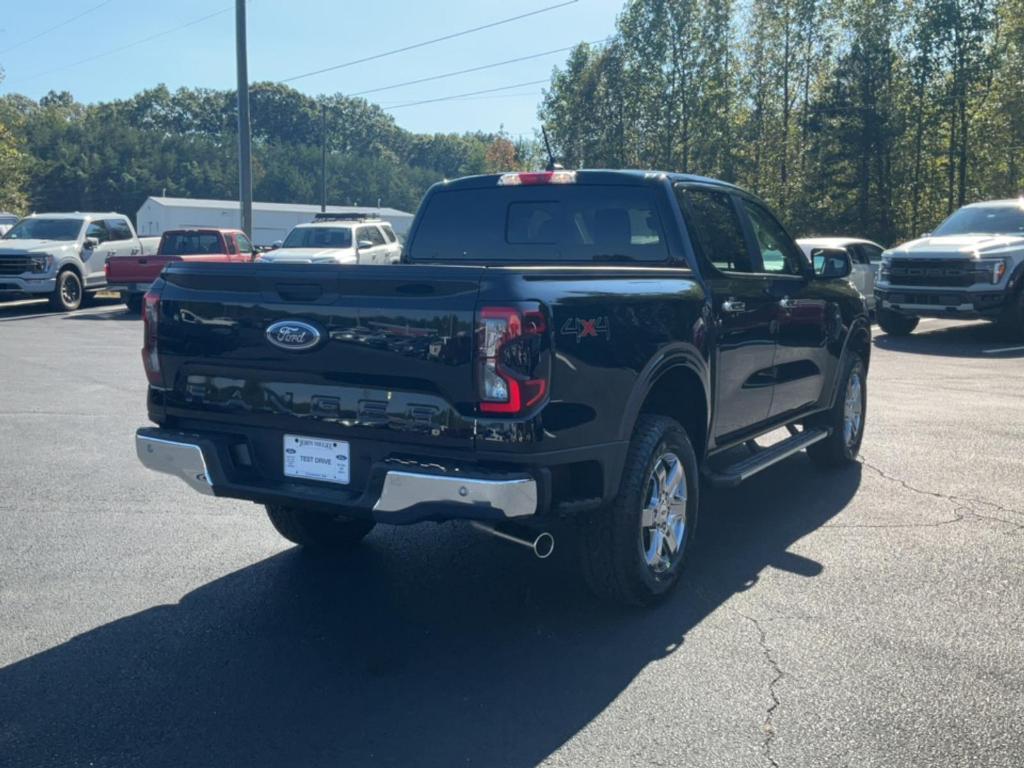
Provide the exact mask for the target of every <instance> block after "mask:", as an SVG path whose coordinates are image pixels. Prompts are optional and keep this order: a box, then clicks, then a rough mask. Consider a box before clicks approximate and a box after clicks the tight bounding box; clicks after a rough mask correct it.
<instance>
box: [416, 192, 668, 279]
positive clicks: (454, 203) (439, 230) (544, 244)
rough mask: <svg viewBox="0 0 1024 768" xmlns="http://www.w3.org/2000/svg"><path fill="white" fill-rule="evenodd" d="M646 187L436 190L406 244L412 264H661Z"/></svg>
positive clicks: (656, 222) (660, 242) (663, 253)
mask: <svg viewBox="0 0 1024 768" xmlns="http://www.w3.org/2000/svg"><path fill="white" fill-rule="evenodd" d="M655 200H656V199H655V196H654V192H653V190H651V189H649V188H647V187H628V186H612V185H603V186H591V185H580V186H576V185H564V186H563V185H549V186H536V187H529V186H526V187H495V188H493V189H486V188H485V189H460V190H442V191H440V192H435V193H434V194H433V195H431V196H430V198H429V199H428V201H427V204H426V207H425V209H424V211H423V213H422V214H421V219H420V222H419V224H418V226H417V230H416V234H415V238H414V239H413V241H412V242H411V243H410V246H409V258H410V259H411V260H413V261H416V260H420V261H429V260H442V261H508V262H544V261H551V262H557V261H664V260H665V259H666V258H668V249H667V247H666V245H665V237H664V230H663V228H662V223H661V220H660V217H659V216H658V211H657V207H656V203H655Z"/></svg>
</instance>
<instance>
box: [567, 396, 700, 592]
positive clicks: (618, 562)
mask: <svg viewBox="0 0 1024 768" xmlns="http://www.w3.org/2000/svg"><path fill="white" fill-rule="evenodd" d="M698 492H699V476H698V474H697V457H696V454H695V453H694V450H693V446H692V445H691V443H690V438H689V437H688V436H687V434H686V430H685V429H683V427H682V426H681V425H680V424H679V423H678V422H676V421H675V420H673V419H670V418H668V417H666V416H655V415H649V414H644V415H642V416H641V417H640V418H639V419H638V420H637V425H636V428H635V430H634V431H633V439H632V441H631V442H630V446H629V453H628V454H627V457H626V465H625V467H624V468H623V473H622V481H621V484H620V486H619V492H618V494H617V495H616V497H615V500H614V501H612V503H611V504H609V505H608V506H607V507H606V508H604V509H602V510H599V511H598V512H597V513H596V514H595V515H594V516H593V517H588V518H585V519H584V520H582V521H581V523H580V524H581V531H580V534H581V535H580V547H581V551H580V555H581V560H582V566H583V574H584V577H585V578H586V580H587V583H588V584H589V585H590V588H591V590H593V591H594V593H595V594H597V595H598V596H599V597H602V598H606V599H609V600H611V601H614V602H617V603H624V604H627V605H650V604H652V603H654V602H656V601H658V600H659V599H661V598H663V597H664V596H665V595H667V594H668V592H669V591H670V590H671V589H672V587H673V586H675V584H676V582H677V581H678V580H679V575H680V573H681V572H682V570H683V567H684V566H685V564H686V559H687V555H688V554H689V551H690V549H691V547H692V543H693V537H694V533H695V531H696V527H697V508H698Z"/></svg>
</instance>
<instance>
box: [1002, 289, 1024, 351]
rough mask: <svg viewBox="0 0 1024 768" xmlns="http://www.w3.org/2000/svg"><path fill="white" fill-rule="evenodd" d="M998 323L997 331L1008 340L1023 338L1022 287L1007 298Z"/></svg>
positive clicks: (1023, 293) (1023, 292)
mask: <svg viewBox="0 0 1024 768" xmlns="http://www.w3.org/2000/svg"><path fill="white" fill-rule="evenodd" d="M998 325H999V331H1000V332H1001V333H1002V334H1003V336H1004V337H1005V338H1006V339H1007V340H1008V341H1021V340H1024V288H1021V289H1019V290H1018V291H1017V295H1016V296H1012V297H1010V298H1009V299H1008V300H1007V304H1006V309H1005V310H1003V314H1002V316H1000V318H999V323H998Z"/></svg>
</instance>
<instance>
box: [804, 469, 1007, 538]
mask: <svg viewBox="0 0 1024 768" xmlns="http://www.w3.org/2000/svg"><path fill="white" fill-rule="evenodd" d="M861 464H863V465H864V466H865V467H867V468H868V469H870V470H871V471H873V472H874V473H875V474H877V475H878V476H879V477H881V478H882V479H883V480H888V481H889V482H891V483H896V484H897V485H899V486H901V487H902V488H904V489H905V490H907V491H910V492H911V493H916V494H918V495H920V496H928V497H930V498H933V499H939V500H941V501H945V502H948V503H949V504H952V505H953V517H952V518H950V519H948V520H937V521H934V522H930V523H828V524H826V525H823V526H821V527H822V528H939V527H941V526H944V525H954V524H956V523H959V522H961V521H963V520H966V519H968V518H970V519H975V520H989V521H991V522H995V523H1002V524H1004V525H1009V526H1011V527H1012V528H1013V529H1014V530H1013V532H1014V533H1016V532H1018V531H1022V530H1024V521H1017V520H1008V519H1006V518H1005V517H996V516H995V515H986V514H983V513H981V512H979V511H978V510H977V509H975V508H974V507H973V506H972V505H974V504H979V505H982V506H986V507H991V508H993V509H997V510H999V511H1001V512H1005V513H1007V514H1010V515H1022V514H1024V513H1022V512H1020V511H1019V510H1016V509H1011V508H1009V507H1004V506H1002V505H1000V504H997V503H995V502H994V501H987V500H984V499H973V498H967V497H964V496H957V495H955V494H945V493H939V492H938V491H928V490H925V489H923V488H918V487H916V486H914V485H911V484H910V483H908V482H907V481H906V480H903V479H902V478H899V477H895V476H893V475H890V474H889V473H888V472H886V471H885V470H883V469H881V468H880V467H876V466H875V465H874V464H872V463H871V462H869V461H867V460H866V459H864V458H862V459H861Z"/></svg>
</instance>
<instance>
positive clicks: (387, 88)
mask: <svg viewBox="0 0 1024 768" xmlns="http://www.w3.org/2000/svg"><path fill="white" fill-rule="evenodd" d="M607 39H608V38H605V40H607ZM605 40H597V41H595V42H593V43H590V45H599V44H600V43H603V42H605ZM575 47H576V46H575V45H569V46H566V47H565V48H555V49H553V50H550V51H544V52H543V53H534V54H531V55H529V56H520V57H518V58H515V59H506V60H505V61H496V62H494V63H493V64H482V65H480V66H479V67H469V68H468V69H460V70H457V71H455V72H445V73H444V74H443V75H433V76H432V77H421V78H420V79H419V80H406V81H405V82H404V83H395V84H394V85H382V86H381V87H380V88H371V89H370V90H368V91H359V92H358V93H351V94H348V95H349V96H366V95H367V94H370V93H379V92H380V91H390V90H392V89H394V88H401V87H403V86H406V85H419V84H420V83H429V82H431V81H433V80H444V79H445V78H447V77H455V76H456V75H466V74H469V73H470V72H480V71H482V70H485V69H494V68H495V67H503V66H505V65H506V64H518V63H519V62H521V61H530V60H532V59H539V58H542V57H544V56H550V55H552V54H554V53H565V52H566V51H571V50H572V49H573V48H575Z"/></svg>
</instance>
